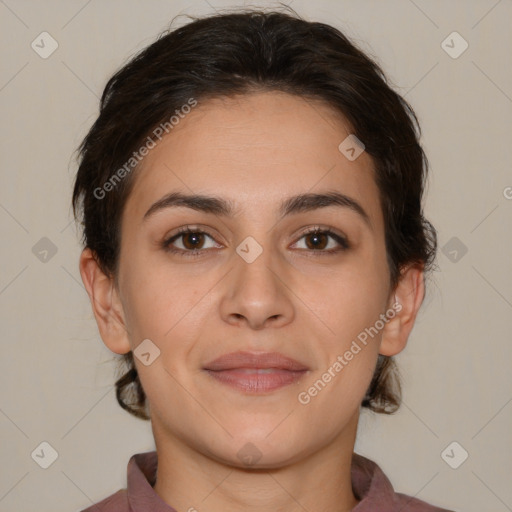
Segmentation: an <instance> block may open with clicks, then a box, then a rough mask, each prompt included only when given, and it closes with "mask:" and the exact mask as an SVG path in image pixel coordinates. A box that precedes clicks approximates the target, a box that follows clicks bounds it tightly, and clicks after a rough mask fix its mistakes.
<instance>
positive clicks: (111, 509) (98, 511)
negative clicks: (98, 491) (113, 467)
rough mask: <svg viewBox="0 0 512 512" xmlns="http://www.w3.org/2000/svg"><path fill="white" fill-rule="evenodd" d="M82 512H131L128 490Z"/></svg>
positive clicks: (120, 490)
mask: <svg viewBox="0 0 512 512" xmlns="http://www.w3.org/2000/svg"><path fill="white" fill-rule="evenodd" d="M80 512H131V509H130V506H129V504H128V495H127V493H126V489H119V491H117V492H116V493H114V494H112V495H110V496H108V497H107V498H105V499H103V500H101V501H100V502H98V503H96V504H94V505H91V506H90V507H88V508H86V509H83V510H81V511H80Z"/></svg>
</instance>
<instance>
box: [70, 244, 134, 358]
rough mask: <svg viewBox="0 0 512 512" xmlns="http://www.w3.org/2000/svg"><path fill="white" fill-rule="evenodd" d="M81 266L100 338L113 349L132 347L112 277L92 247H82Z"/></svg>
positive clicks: (114, 350)
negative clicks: (103, 268)
mask: <svg viewBox="0 0 512 512" xmlns="http://www.w3.org/2000/svg"><path fill="white" fill-rule="evenodd" d="M79 266H80V275H81V276H82V281H83V283H84V286H85V289H86V291H87V294H88V295H89V299H90V301H91V306H92V310H93V313H94V317H95V318H96V323H97V324H98V330H99V332H100V336H101V339H102V340H103V342H104V343H105V345H106V346H107V347H108V348H109V349H110V350H111V351H112V352H114V353H116V354H126V353H127V352H129V351H130V350H131V348H130V343H129V337H128V332H127V329H126V324H125V320H124V313H123V308H122V304H121V302H120V300H119V297H118V294H117V290H116V288H115V286H114V281H113V278H112V277H110V276H107V275H106V274H105V273H104V272H103V271H102V270H101V268H100V266H99V265H98V263H97V261H96V259H95V257H94V253H93V252H92V251H91V249H89V248H85V249H84V250H83V251H82V254H81V256H80V265H79Z"/></svg>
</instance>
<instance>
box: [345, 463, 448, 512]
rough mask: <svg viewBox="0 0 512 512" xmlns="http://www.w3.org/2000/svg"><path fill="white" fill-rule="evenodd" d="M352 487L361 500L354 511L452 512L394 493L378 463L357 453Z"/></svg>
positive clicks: (353, 468) (353, 464) (353, 467)
mask: <svg viewBox="0 0 512 512" xmlns="http://www.w3.org/2000/svg"><path fill="white" fill-rule="evenodd" d="M352 489H353V491H354V494H355V495H356V497H357V498H358V499H359V500H360V501H359V503H358V504H357V505H356V507H355V508H354V509H353V512H371V511H374V510H378V511H379V512H398V511H403V512H405V511H407V512H454V511H453V510H448V509H444V508H440V507H436V506H434V505H430V504H429V503H426V502H425V501H422V500H420V499H418V498H415V497H413V496H408V495H406V494H402V493H399V492H395V490H394V489H393V486H392V485H391V482H390V481H389V479H388V477H387V476H386V475H385V474H384V472H383V471H382V469H381V468H380V467H379V465H378V464H377V463H375V462H374V461H372V460H370V459H367V458H366V457H363V456H362V455H359V454H356V453H354V455H353V459H352Z"/></svg>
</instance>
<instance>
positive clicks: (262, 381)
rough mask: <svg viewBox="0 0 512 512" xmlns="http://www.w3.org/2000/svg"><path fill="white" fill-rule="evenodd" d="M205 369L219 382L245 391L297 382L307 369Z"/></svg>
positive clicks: (272, 388)
mask: <svg viewBox="0 0 512 512" xmlns="http://www.w3.org/2000/svg"><path fill="white" fill-rule="evenodd" d="M206 371H207V372H208V373H209V374H210V375H211V376H212V377H213V378H214V379H217V380H218V381H219V382H222V383H223V384H227V385H228V386H231V387H233V388H236V389H239V390H241V391H245V392H247V393H262V392H267V391H275V390H276V389H280V388H282V387H284V386H288V385H290V384H293V383H294V382H297V381H298V380H299V379H301V378H302V377H303V376H304V375H305V374H306V373H307V370H303V371H290V370H279V369H272V371H271V372H261V371H258V370H256V369H250V370H249V369H243V368H235V369H232V370H219V371H214V370H206Z"/></svg>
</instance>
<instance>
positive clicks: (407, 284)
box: [379, 265, 425, 356]
mask: <svg viewBox="0 0 512 512" xmlns="http://www.w3.org/2000/svg"><path fill="white" fill-rule="evenodd" d="M424 295H425V280H424V273H423V266H422V265H411V266H409V267H407V268H406V269H405V270H403V271H402V272H401V276H400V280H399V282H398V284H397V286H396V288H395V290H394V291H393V293H392V294H391V300H390V304H389V307H390V309H391V310H393V311H395V315H394V316H393V317H392V318H391V315H389V318H390V319H389V321H388V322H387V323H386V325H385V327H384V329H383V331H382V339H381V344H380V350H379V354H382V355H384V356H394V355H396V354H398V353H399V352H401V351H402V350H403V349H404V348H405V346H406V345H407V340H408V339H409V335H410V333H411V331H412V328H413V327H414V322H415V320H416V315H417V314H418V311H419V309H420V307H421V304H422V302H423V297H424ZM388 311H389V310H388Z"/></svg>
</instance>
